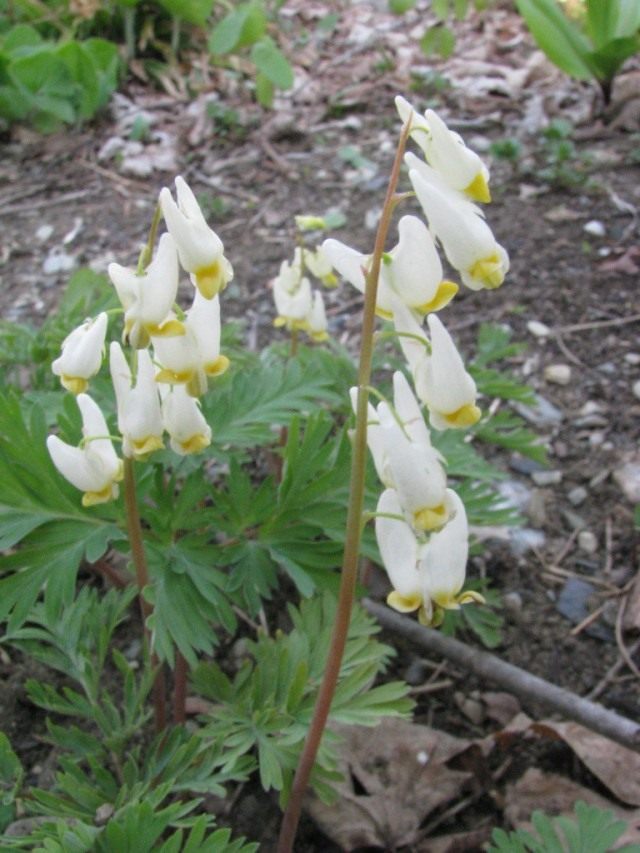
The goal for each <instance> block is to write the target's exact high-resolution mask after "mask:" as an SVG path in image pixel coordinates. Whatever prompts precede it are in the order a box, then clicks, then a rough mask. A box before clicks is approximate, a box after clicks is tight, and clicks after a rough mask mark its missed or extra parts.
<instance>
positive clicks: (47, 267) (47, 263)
mask: <svg viewBox="0 0 640 853" xmlns="http://www.w3.org/2000/svg"><path fill="white" fill-rule="evenodd" d="M76 263H77V262H76V259H75V258H74V256H73V255H68V254H67V253H66V252H65V251H64V249H61V248H55V249H52V250H51V251H50V252H49V254H48V255H47V257H46V258H45V259H44V263H43V264H42V271H43V272H44V274H45V275H57V274H58V273H61V272H69V271H70V270H72V269H74V267H75V266H76Z"/></svg>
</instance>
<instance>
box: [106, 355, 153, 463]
mask: <svg viewBox="0 0 640 853" xmlns="http://www.w3.org/2000/svg"><path fill="white" fill-rule="evenodd" d="M109 365H110V368H111V379H112V381H113V388H114V391H115V394H116V402H117V405H118V429H119V430H120V432H121V433H122V438H123V443H122V450H123V453H124V455H125V456H129V457H133V458H134V459H146V458H147V456H148V455H149V454H150V453H153V451H154V450H160V449H161V448H162V447H164V443H163V441H162V432H163V429H164V427H163V424H162V414H161V412H160V395H159V392H158V386H157V385H156V381H155V371H154V368H153V362H152V361H151V356H150V355H149V352H148V350H140V351H139V352H138V353H137V373H136V382H135V385H133V387H132V377H131V370H130V369H129V365H128V363H127V360H126V358H125V356H124V353H123V352H122V348H121V347H120V344H118V343H116V342H115V341H113V343H112V344H111V348H110V350H109Z"/></svg>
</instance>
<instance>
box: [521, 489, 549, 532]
mask: <svg viewBox="0 0 640 853" xmlns="http://www.w3.org/2000/svg"><path fill="white" fill-rule="evenodd" d="M526 512H527V518H528V519H529V521H530V522H531V524H533V526H534V527H544V525H545V524H546V523H547V505H546V499H545V493H544V492H543V491H542V489H534V490H533V492H532V493H531V500H530V501H529V504H528V506H527V508H526Z"/></svg>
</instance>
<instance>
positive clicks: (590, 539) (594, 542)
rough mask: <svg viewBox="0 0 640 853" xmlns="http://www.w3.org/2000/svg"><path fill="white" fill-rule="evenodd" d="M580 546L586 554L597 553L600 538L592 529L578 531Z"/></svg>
mask: <svg viewBox="0 0 640 853" xmlns="http://www.w3.org/2000/svg"><path fill="white" fill-rule="evenodd" d="M578 548H579V549H580V550H581V551H583V552H584V553H585V554H595V553H596V551H597V550H598V539H597V537H596V535H595V534H594V533H592V532H591V531H590V530H581V531H580V533H578Z"/></svg>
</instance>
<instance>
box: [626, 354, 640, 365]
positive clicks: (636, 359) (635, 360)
mask: <svg viewBox="0 0 640 853" xmlns="http://www.w3.org/2000/svg"><path fill="white" fill-rule="evenodd" d="M624 360H625V361H626V362H627V364H631V365H633V366H634V367H635V366H636V365H638V364H640V352H628V353H627V354H626V355H625V357H624Z"/></svg>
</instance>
